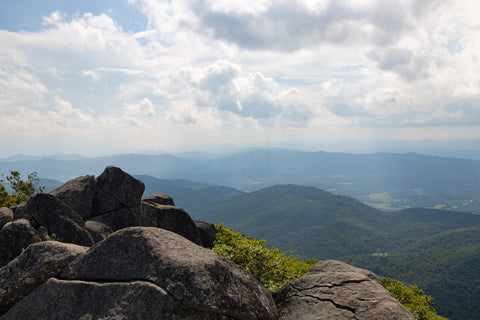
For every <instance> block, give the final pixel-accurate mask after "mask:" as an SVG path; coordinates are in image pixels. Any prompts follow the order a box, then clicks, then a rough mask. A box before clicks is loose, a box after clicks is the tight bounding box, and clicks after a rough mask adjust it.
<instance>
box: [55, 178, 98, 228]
mask: <svg viewBox="0 0 480 320" xmlns="http://www.w3.org/2000/svg"><path fill="white" fill-rule="evenodd" d="M96 184H97V180H96V179H95V177H94V176H83V177H78V178H75V179H73V180H70V181H68V182H67V183H65V184H64V185H63V186H61V187H58V188H57V189H55V190H52V191H50V194H51V195H54V196H55V197H57V198H58V199H60V200H61V201H63V202H64V203H65V204H67V205H68V206H69V207H70V208H72V209H73V210H75V211H76V212H77V213H78V214H80V216H81V217H82V218H83V219H88V218H89V217H90V215H91V213H92V204H93V197H94V195H95V188H96Z"/></svg>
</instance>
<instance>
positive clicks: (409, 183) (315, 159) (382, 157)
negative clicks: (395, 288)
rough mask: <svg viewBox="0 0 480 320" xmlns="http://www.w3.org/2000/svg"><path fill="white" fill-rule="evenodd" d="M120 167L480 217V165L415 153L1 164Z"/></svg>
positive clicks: (12, 165)
mask: <svg viewBox="0 0 480 320" xmlns="http://www.w3.org/2000/svg"><path fill="white" fill-rule="evenodd" d="M107 165H115V166H118V167H121V168H123V169H124V170H127V171H128V172H131V173H132V174H134V175H148V176H152V177H155V178H159V179H167V180H178V179H180V180H189V181H197V182H202V183H209V184H216V185H224V186H228V187H231V188H235V189H238V190H241V191H242V192H251V191H255V190H259V189H262V188H265V187H268V186H271V185H275V184H298V185H309V186H315V187H318V188H321V189H323V190H327V191H330V192H334V193H336V194H340V195H346V196H351V197H354V198H356V199H359V200H360V201H362V202H364V203H366V204H369V205H371V206H374V207H376V208H380V209H385V210H398V209H406V208H411V207H431V208H437V209H449V210H456V211H465V212H475V213H480V183H478V182H479V181H480V160H469V159H456V158H442V157H433V156H425V155H421V154H416V153H406V154H394V153H374V154H347V153H327V152H322V151H319V152H303V151H296V150H285V149H258V150H251V151H246V152H240V153H236V154H232V155H227V156H225V155H213V154H212V155H208V154H205V153H186V154H180V155H171V154H162V155H145V154H123V155H112V156H104V157H94V158H84V157H81V156H78V155H57V156H56V157H55V156H49V157H44V158H34V159H32V158H29V157H25V156H23V157H21V156H19V157H16V158H3V159H0V173H2V174H8V171H9V170H17V171H20V172H22V173H30V172H34V171H35V172H37V173H38V176H39V177H42V178H49V179H55V180H59V181H62V182H65V181H67V180H69V179H72V178H74V177H76V176H79V175H82V174H83V175H84V174H86V173H88V174H93V175H97V174H99V173H100V172H101V171H102V170H103V168H104V167H105V166H107Z"/></svg>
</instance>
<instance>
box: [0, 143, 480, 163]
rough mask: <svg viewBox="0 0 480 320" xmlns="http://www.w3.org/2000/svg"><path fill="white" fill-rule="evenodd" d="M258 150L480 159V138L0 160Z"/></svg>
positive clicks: (2, 156) (248, 146)
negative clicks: (411, 153)
mask: <svg viewBox="0 0 480 320" xmlns="http://www.w3.org/2000/svg"><path fill="white" fill-rule="evenodd" d="M256 149H285V150H297V151H303V152H319V151H323V152H329V153H351V154H371V153H399V154H403V153H410V152H413V153H418V154H423V155H428V156H437V157H451V158H463V159H471V160H480V140H444V141H438V140H435V141H432V140H431V141H423V140H413V141H405V140H404V141H378V140H376V141H373V140H372V141H363V142H359V141H320V142H319V141H317V142H305V141H303V142H278V143H269V144H263V145H262V144H208V145H198V144H197V145H191V146H189V145H186V146H181V147H179V148H173V149H118V150H111V151H110V152H108V151H107V152H106V151H105V150H103V152H101V151H100V152H91V150H90V151H88V150H87V152H80V150H76V151H75V150H72V151H71V152H62V151H58V150H57V151H55V150H51V151H50V152H49V150H42V151H43V152H40V153H25V152H18V153H5V152H0V159H6V158H15V157H17V156H20V157H21V156H27V157H28V156H31V157H51V156H58V157H68V156H81V157H87V158H94V157H102V156H110V155H119V154H146V155H162V154H172V155H177V156H178V155H180V156H185V157H189V156H193V157H195V156H196V154H198V156H201V153H204V154H205V155H210V156H223V155H230V154H235V153H241V152H246V151H250V150H256Z"/></svg>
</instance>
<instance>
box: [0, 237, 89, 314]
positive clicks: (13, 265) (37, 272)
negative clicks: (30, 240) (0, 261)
mask: <svg viewBox="0 0 480 320" xmlns="http://www.w3.org/2000/svg"><path fill="white" fill-rule="evenodd" d="M87 249H88V248H87V247H81V246H77V245H74V244H67V243H61V242H56V241H43V242H38V243H34V244H32V245H30V246H29V247H28V248H27V249H26V250H25V251H24V252H23V253H22V254H21V255H20V256H18V257H17V258H15V259H14V260H12V261H10V263H9V264H7V265H6V266H5V267H3V268H0V314H2V313H4V312H5V311H7V310H8V308H10V307H11V306H12V305H13V304H15V303H16V302H18V301H19V300H20V299H22V298H23V297H25V296H27V295H28V294H29V293H30V292H31V291H33V290H34V289H35V288H36V287H38V286H39V285H41V284H42V283H43V282H45V281H46V280H48V278H50V277H54V276H56V275H57V274H58V273H60V271H62V270H63V269H64V268H65V267H66V266H67V265H68V264H69V263H70V262H72V261H73V259H75V258H76V257H78V256H79V255H81V254H84V253H85V252H86V251H87Z"/></svg>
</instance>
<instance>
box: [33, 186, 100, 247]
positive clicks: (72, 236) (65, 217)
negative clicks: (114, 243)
mask: <svg viewBox="0 0 480 320" xmlns="http://www.w3.org/2000/svg"><path fill="white" fill-rule="evenodd" d="M24 214H25V215H26V217H28V218H30V219H31V223H32V225H33V226H35V227H37V228H39V227H41V226H43V227H45V228H46V229H47V230H48V234H49V236H50V237H51V238H53V239H54V240H58V241H61V242H67V243H74V244H78V245H81V246H91V245H93V243H94V242H93V239H92V237H91V236H90V233H88V231H87V230H86V229H85V222H84V221H83V219H82V217H81V216H80V215H79V214H78V213H77V212H75V211H74V210H73V209H72V208H70V207H69V206H68V205H66V204H65V203H64V202H62V201H60V200H59V199H57V198H56V197H55V196H53V195H51V194H48V193H37V194H35V195H33V196H31V197H30V199H28V201H27V203H26V205H25V207H24Z"/></svg>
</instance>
